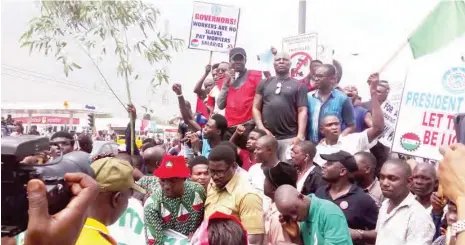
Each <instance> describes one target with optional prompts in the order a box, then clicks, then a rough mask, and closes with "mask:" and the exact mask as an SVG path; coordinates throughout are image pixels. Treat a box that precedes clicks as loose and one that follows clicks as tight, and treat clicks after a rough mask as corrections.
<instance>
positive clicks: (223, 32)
mask: <svg viewBox="0 0 465 245" xmlns="http://www.w3.org/2000/svg"><path fill="white" fill-rule="evenodd" d="M239 16H240V8H238V7H234V6H225V5H220V4H214V3H204V2H194V11H193V13H192V23H191V31H190V36H189V46H188V47H189V48H191V49H201V50H207V51H213V52H226V53H227V52H229V50H230V49H232V48H234V47H235V46H236V38H237V31H238V29H239Z"/></svg>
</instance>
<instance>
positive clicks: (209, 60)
mask: <svg viewBox="0 0 465 245" xmlns="http://www.w3.org/2000/svg"><path fill="white" fill-rule="evenodd" d="M212 57H213V51H210V57H209V58H208V64H209V65H211V64H212Z"/></svg>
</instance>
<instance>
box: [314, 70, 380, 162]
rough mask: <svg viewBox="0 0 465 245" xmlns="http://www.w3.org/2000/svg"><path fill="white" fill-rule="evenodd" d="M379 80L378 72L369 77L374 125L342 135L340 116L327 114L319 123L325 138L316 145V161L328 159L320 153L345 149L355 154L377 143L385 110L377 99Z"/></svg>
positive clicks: (330, 152)
mask: <svg viewBox="0 0 465 245" xmlns="http://www.w3.org/2000/svg"><path fill="white" fill-rule="evenodd" d="M378 82H379V75H378V74H377V73H375V74H372V75H371V76H370V77H369V79H368V83H369V84H370V94H371V98H372V101H371V102H372V106H373V111H372V114H373V127H371V128H368V129H366V130H365V131H363V132H360V133H352V134H349V135H346V136H342V135H341V122H340V121H339V119H338V117H337V116H335V115H329V116H326V117H325V118H323V120H322V121H321V123H320V124H319V125H320V128H321V131H322V133H323V135H324V137H325V138H324V139H323V140H321V142H320V143H319V144H318V145H317V147H316V150H317V154H316V156H315V159H314V162H316V163H317V164H318V165H320V166H323V165H324V164H325V163H326V161H325V160H323V159H322V158H321V157H320V154H332V153H335V152H338V151H345V152H348V153H350V154H352V155H353V154H355V153H357V152H359V151H367V150H369V149H370V148H371V147H372V146H373V145H374V144H376V141H375V139H376V138H377V137H378V136H380V135H381V133H382V132H383V129H384V117H383V111H382V110H381V105H380V103H379V101H378V100H377V99H376V98H377V96H378V95H377V90H376V89H377V86H378ZM379 164H383V163H379Z"/></svg>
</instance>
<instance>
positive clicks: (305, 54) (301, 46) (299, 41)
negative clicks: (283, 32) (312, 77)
mask: <svg viewBox="0 0 465 245" xmlns="http://www.w3.org/2000/svg"><path fill="white" fill-rule="evenodd" d="M317 47H318V34H316V33H309V34H302V35H299V36H293V37H287V38H284V39H283V51H284V52H286V53H288V54H289V55H290V56H291V76H292V77H293V78H295V79H297V80H302V79H304V78H306V77H307V76H308V74H309V73H310V62H311V61H312V60H314V59H316V56H317V55H316V54H317Z"/></svg>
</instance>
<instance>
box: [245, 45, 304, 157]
mask: <svg viewBox="0 0 465 245" xmlns="http://www.w3.org/2000/svg"><path fill="white" fill-rule="evenodd" d="M290 67H291V61H290V56H289V54H287V53H283V52H280V53H277V54H276V56H275V57H274V68H275V71H276V77H271V78H269V79H265V80H263V81H262V82H261V83H260V85H259V86H258V88H257V91H256V94H255V98H254V104H253V115H254V119H255V124H256V125H257V127H258V128H259V129H262V130H265V131H266V132H267V134H268V135H272V136H274V137H275V138H276V139H277V140H278V157H279V160H281V161H287V160H288V159H287V158H288V157H286V151H287V149H288V148H289V147H290V145H291V144H294V145H295V144H297V143H298V142H299V141H302V140H305V131H306V129H307V119H308V114H307V113H308V108H307V87H306V86H304V85H303V84H302V83H299V82H298V81H297V80H295V79H293V78H292V77H290V72H289V70H290Z"/></svg>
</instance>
